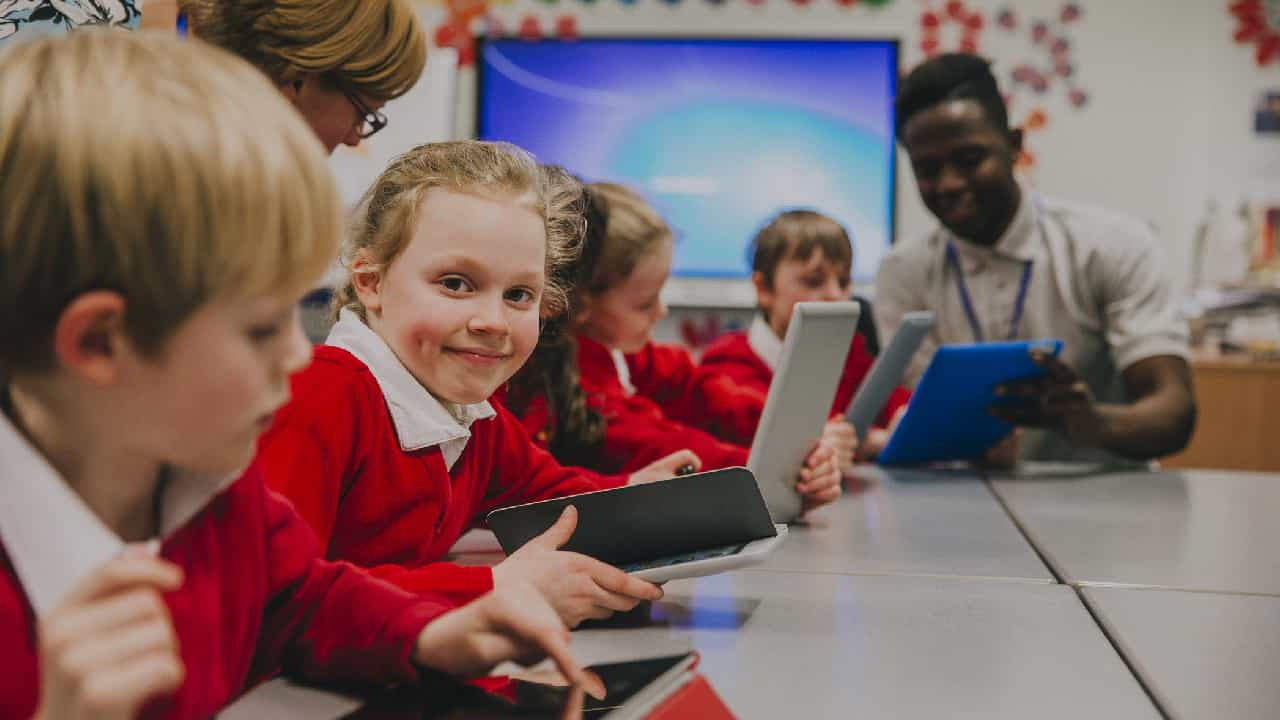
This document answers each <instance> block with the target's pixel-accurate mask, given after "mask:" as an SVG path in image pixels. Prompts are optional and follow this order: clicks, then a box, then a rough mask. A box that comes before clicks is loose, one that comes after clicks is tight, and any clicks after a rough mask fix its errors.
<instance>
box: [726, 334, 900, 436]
mask: <svg viewBox="0 0 1280 720" xmlns="http://www.w3.org/2000/svg"><path fill="white" fill-rule="evenodd" d="M874 362H875V358H874V357H872V356H871V354H870V353H868V352H867V346H866V341H865V340H864V339H863V337H862V335H861V334H858V333H855V334H854V336H853V341H852V343H850V345H849V354H848V355H847V356H845V361H844V371H843V373H842V374H841V376H840V384H839V385H838V386H837V387H836V396H835V399H834V400H833V401H832V403H831V415H832V416H833V417H834V416H836V415H843V414H844V412H845V410H846V409H848V407H849V403H851V402H853V395H854V393H856V392H857V390H858V387H859V386H861V385H862V381H863V379H865V378H866V376H867V373H869V372H871V365H872V363H874ZM701 366H702V367H704V368H707V369H710V370H714V371H716V372H719V373H722V374H724V375H725V376H727V377H730V378H733V380H734V381H735V382H737V383H738V384H739V385H741V386H743V387H749V388H754V389H755V390H757V391H759V392H762V393H768V392H769V383H771V382H773V370H772V369H771V368H770V367H769V366H768V365H766V364H765V362H764V360H761V359H760V356H759V355H757V354H756V351H755V350H752V349H751V343H750V342H748V340H747V333H746V332H741V331H739V332H730V333H725V334H724V335H721V336H720V337H719V338H716V340H715V342H713V343H711V344H710V345H708V346H707V349H706V350H705V351H704V352H703V353H702V362H701ZM910 399H911V393H910V392H909V391H908V390H906V389H904V388H895V389H894V391H893V394H892V395H890V396H889V401H888V402H887V403H885V407H884V411H883V412H882V413H881V414H880V416H879V424H880V425H881V426H886V425H888V424H889V421H890V420H892V419H893V416H894V414H895V413H897V412H898V410H899V409H900V408H903V407H905V406H906V404H907V402H908V401H909V400H910Z"/></svg>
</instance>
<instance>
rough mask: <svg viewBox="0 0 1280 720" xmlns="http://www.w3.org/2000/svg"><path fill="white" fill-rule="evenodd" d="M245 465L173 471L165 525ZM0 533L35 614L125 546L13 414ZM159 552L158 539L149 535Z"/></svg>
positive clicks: (2, 443)
mask: <svg viewBox="0 0 1280 720" xmlns="http://www.w3.org/2000/svg"><path fill="white" fill-rule="evenodd" d="M242 474H243V472H235V473H232V474H230V475H227V476H225V477H216V476H211V475H205V474H200V473H194V472H183V471H175V472H173V473H172V474H171V476H170V478H169V482H168V483H167V484H166V485H165V488H164V496H163V497H162V498H161V502H160V532H161V537H162V538H167V537H168V536H170V535H172V534H173V533H174V532H175V531H176V530H178V529H179V528H181V527H182V526H183V525H184V524H186V522H187V521H188V520H190V519H191V518H192V517H193V516H194V515H195V514H196V513H197V512H199V511H200V510H201V509H202V508H203V507H204V506H205V505H207V504H208V503H209V501H210V500H212V499H213V498H214V496H216V495H217V494H218V493H220V492H222V491H223V490H225V489H226V488H227V487H228V486H230V485H231V484H232V483H234V482H235V481H236V479H237V478H239V477H240V476H241V475H242ZM0 484H3V486H4V489H5V492H4V501H3V502H0V540H3V541H4V546H5V549H6V550H7V551H8V553H9V559H10V560H12V561H13V567H14V570H15V571H16V572H17V574H18V580H19V581H20V582H21V583H22V587H23V590H24V591H25V592H26V594H27V598H28V599H30V601H31V606H32V607H33V608H34V609H35V612H36V614H37V615H43V614H45V613H47V612H48V611H50V610H52V609H53V608H55V607H57V606H58V604H59V603H61V602H62V600H63V598H65V597H66V596H67V594H68V593H69V592H70V591H71V590H72V589H74V588H75V587H76V586H77V585H78V584H80V582H81V581H83V580H84V578H86V577H88V576H89V575H90V574H92V573H93V572H95V571H97V570H98V568H100V567H102V566H103V565H104V564H106V563H107V562H108V561H110V560H111V559H112V558H114V557H115V556H116V555H119V554H120V552H121V551H122V550H124V549H125V542H124V540H122V539H121V538H120V536H119V535H117V534H116V533H115V532H114V531H112V530H111V528H109V527H107V526H106V524H105V523H103V522H102V520H100V519H99V518H98V516H97V515H95V514H94V513H93V511H92V510H90V509H89V506H88V505H86V504H85V503H84V500H82V499H81V498H80V496H79V495H77V494H76V493H75V491H74V490H72V489H71V487H70V486H69V485H67V483H66V481H65V480H64V479H63V478H62V476H61V475H59V474H58V471H57V470H55V469H54V467H53V466H52V465H51V464H49V461H48V460H46V459H45V458H44V456H43V455H41V454H40V451H39V450H37V449H36V448H35V447H34V446H33V445H32V444H31V443H30V442H29V441H28V440H27V438H26V437H25V436H23V435H22V433H21V432H19V431H18V428H17V427H16V426H15V425H14V424H13V423H12V422H11V421H10V420H9V418H8V417H5V416H4V415H0ZM148 546H149V549H150V550H151V551H152V552H153V553H154V552H156V551H158V550H159V546H160V539H159V538H157V539H154V540H152V541H151V542H150V543H148Z"/></svg>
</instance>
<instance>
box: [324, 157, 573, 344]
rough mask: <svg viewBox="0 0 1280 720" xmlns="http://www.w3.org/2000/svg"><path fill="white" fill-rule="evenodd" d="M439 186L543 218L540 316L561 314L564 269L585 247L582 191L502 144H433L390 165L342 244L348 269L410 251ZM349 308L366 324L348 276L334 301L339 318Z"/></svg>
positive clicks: (383, 264)
mask: <svg viewBox="0 0 1280 720" xmlns="http://www.w3.org/2000/svg"><path fill="white" fill-rule="evenodd" d="M432 188H440V189H443V190H449V191H451V192H456V193H462V194H465V195H473V196H476V197H482V198H490V199H500V200H511V201H513V202H514V203H515V204H517V205H519V206H521V207H524V208H527V209H529V210H531V211H533V212H534V213H536V214H537V215H538V217H539V218H541V219H542V223H543V227H544V228H545V231H546V241H547V252H546V267H545V268H544V270H545V273H546V281H545V282H546V284H545V285H544V288H543V293H542V308H541V310H542V315H543V317H549V316H552V315H556V314H558V313H560V312H563V310H564V307H565V302H566V288H565V287H564V283H563V278H564V277H565V276H566V266H567V265H568V264H569V263H572V262H573V260H574V259H575V258H576V257H577V256H578V250H579V247H580V246H581V242H582V208H581V201H580V199H581V186H579V185H578V184H577V181H575V180H574V179H573V178H572V177H570V176H569V175H568V174H567V173H564V172H562V171H559V170H557V169H555V168H549V167H544V166H541V165H539V164H538V162H537V161H536V160H534V159H533V156H531V155H530V154H529V153H527V152H525V151H524V150H521V149H520V148H518V147H516V146H515V145H511V144H509V143H501V142H480V141H476V140H459V141H455V142H442V143H429V144H427V145H419V146H418V147H416V148H414V149H412V150H410V151H409V152H406V153H405V154H403V155H401V156H400V157H397V158H396V159H395V160H392V161H391V164H390V165H388V166H387V169H386V170H383V171H382V174H381V175H380V176H378V179H377V180H375V181H374V183H373V186H372V187H370V188H369V189H368V190H367V191H365V194H364V197H363V198H362V199H361V201H360V204H359V206H358V208H357V210H356V215H355V222H354V224H353V226H352V230H351V233H350V235H349V237H348V239H347V241H346V243H345V244H344V246H343V250H342V260H343V263H344V264H345V265H346V267H347V268H351V267H352V265H353V264H354V262H355V260H356V258H357V257H358V256H363V257H364V258H366V259H367V260H368V261H369V263H370V264H369V265H367V266H365V267H364V268H363V271H364V272H379V273H380V272H382V271H384V270H385V269H386V268H387V267H388V266H389V265H391V263H392V262H394V261H395V259H396V258H397V257H399V256H400V253H401V252H403V251H404V249H405V247H407V246H408V244H409V240H410V238H412V236H413V231H414V225H415V224H416V223H417V219H418V213H419V212H420V210H421V207H422V202H423V200H424V198H426V196H427V191H428V190H431V189H432ZM344 308H345V309H349V310H351V311H352V312H354V313H356V314H357V315H359V316H360V317H361V318H362V319H366V320H367V318H366V317H365V310H364V306H363V305H361V304H360V298H359V297H358V296H357V295H356V291H355V287H354V286H353V285H352V283H351V278H350V276H349V275H348V277H347V279H346V281H345V282H344V283H343V284H342V285H341V286H339V288H338V291H337V293H336V294H335V295H334V308H333V309H334V314H335V315H336V314H337V313H338V312H339V311H340V310H342V309H344Z"/></svg>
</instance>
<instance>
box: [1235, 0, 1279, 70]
mask: <svg viewBox="0 0 1280 720" xmlns="http://www.w3.org/2000/svg"><path fill="white" fill-rule="evenodd" d="M1227 12H1229V13H1231V15H1232V16H1233V17H1235V19H1236V31H1235V36H1234V37H1235V41H1236V42H1238V43H1240V44H1242V45H1248V44H1253V45H1256V48H1255V50H1254V53H1253V59H1254V61H1255V62H1257V63H1258V67H1263V66H1265V65H1268V64H1270V63H1271V62H1274V61H1275V60H1277V59H1280V0H1236V1H1235V2H1232V3H1230V4H1228V5H1227Z"/></svg>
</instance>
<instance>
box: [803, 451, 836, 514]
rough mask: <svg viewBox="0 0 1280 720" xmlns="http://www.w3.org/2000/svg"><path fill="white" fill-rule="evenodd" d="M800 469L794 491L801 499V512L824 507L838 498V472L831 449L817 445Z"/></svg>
mask: <svg viewBox="0 0 1280 720" xmlns="http://www.w3.org/2000/svg"><path fill="white" fill-rule="evenodd" d="M804 465H805V466H804V467H803V468H801V469H800V481H799V482H797V483H796V491H797V492H799V493H800V496H801V498H802V499H803V501H804V502H803V505H802V507H803V511H804V512H809V511H810V510H812V509H814V508H816V507H821V506H822V505H826V504H827V503H829V502H833V501H835V499H836V498H838V497H840V479H841V473H840V470H839V469H838V468H837V467H836V464H835V455H834V453H833V452H832V450H831V448H829V447H827V446H825V445H823V444H819V445H818V447H817V448H815V449H814V451H813V452H811V453H809V457H808V458H806V459H805V461H804Z"/></svg>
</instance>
